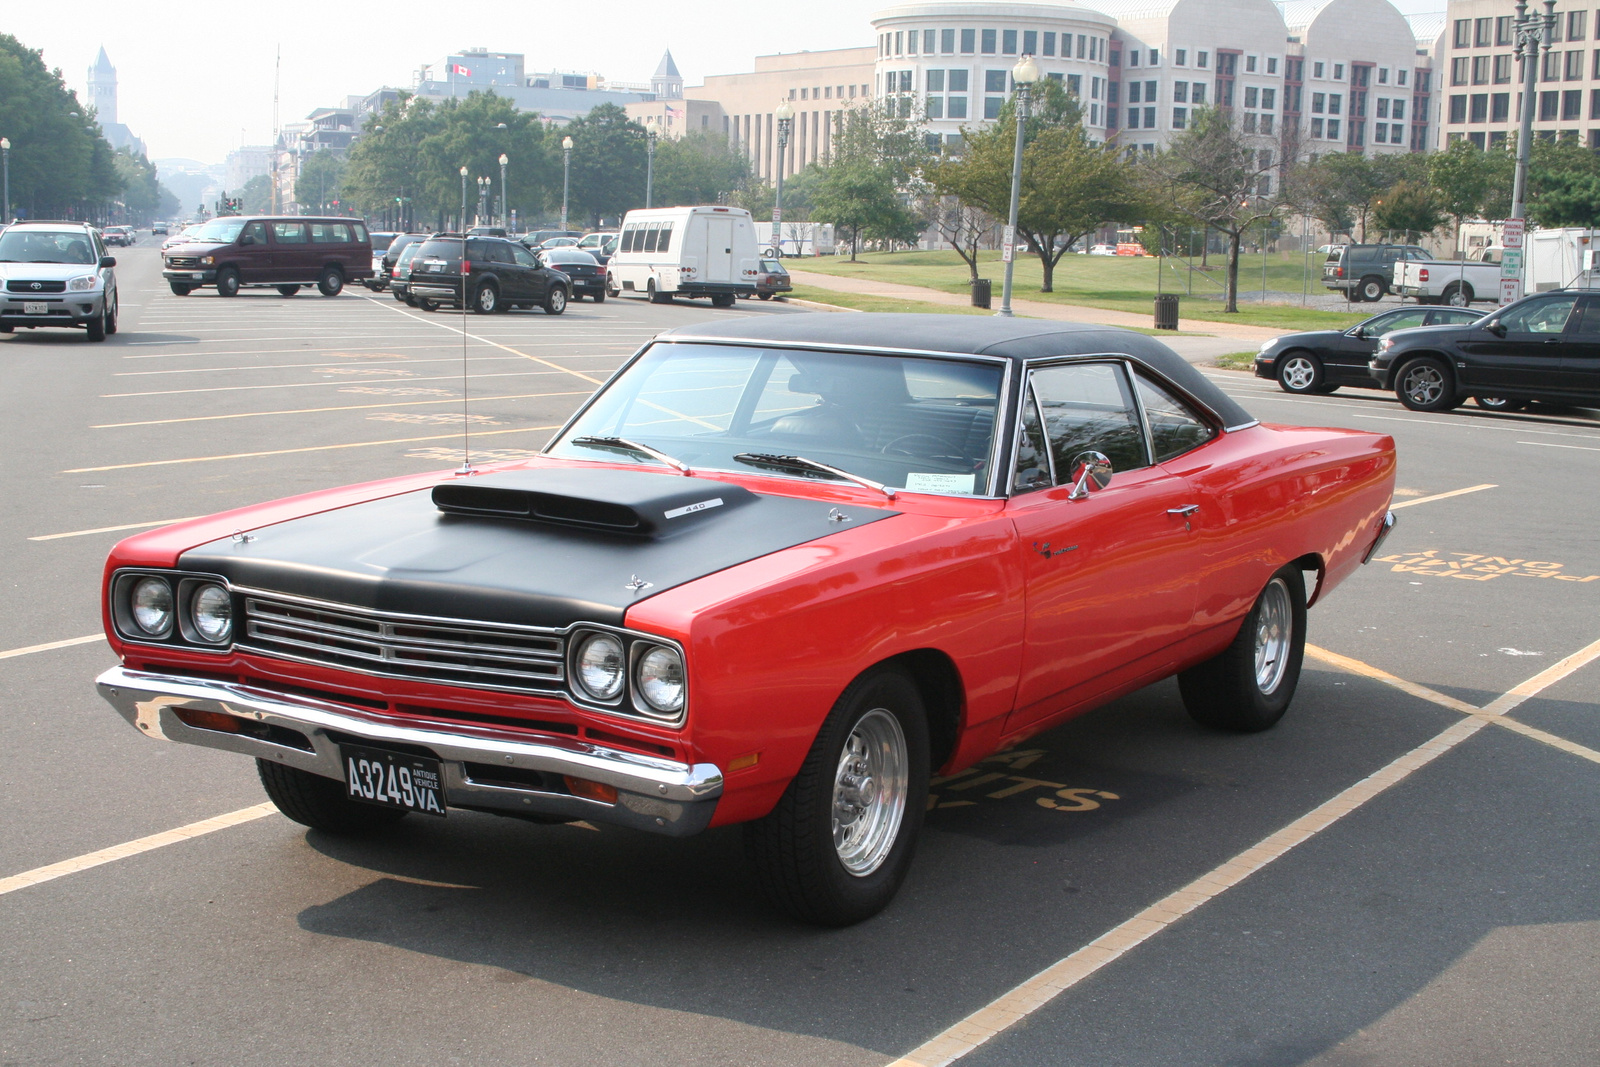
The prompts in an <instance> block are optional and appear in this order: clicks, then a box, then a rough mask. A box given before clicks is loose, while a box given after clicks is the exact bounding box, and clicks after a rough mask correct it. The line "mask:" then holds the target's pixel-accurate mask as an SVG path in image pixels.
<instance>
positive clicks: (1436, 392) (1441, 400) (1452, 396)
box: [1394, 356, 1461, 411]
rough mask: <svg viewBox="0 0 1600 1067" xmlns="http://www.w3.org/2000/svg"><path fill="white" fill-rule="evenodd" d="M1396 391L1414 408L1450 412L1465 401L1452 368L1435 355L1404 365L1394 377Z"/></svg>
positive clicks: (1405, 402) (1404, 402) (1406, 404)
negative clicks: (1457, 393) (1451, 373)
mask: <svg viewBox="0 0 1600 1067" xmlns="http://www.w3.org/2000/svg"><path fill="white" fill-rule="evenodd" d="M1394 391H1395V395H1396V396H1398V397H1399V398H1400V403H1402V404H1404V405H1405V406H1406V407H1408V408H1410V409H1411V410H1412V411H1449V410H1451V409H1452V408H1455V407H1457V406H1459V405H1460V403H1461V398H1460V397H1458V396H1457V395H1456V386H1455V381H1454V380H1453V379H1452V378H1451V377H1450V368H1448V367H1446V366H1445V365H1444V364H1443V363H1441V362H1440V361H1439V360H1437V359H1434V358H1433V357H1432V356H1422V357H1420V358H1418V359H1413V360H1410V361H1409V362H1407V363H1406V364H1404V365H1403V366H1402V367H1401V368H1400V372H1399V373H1398V374H1396V375H1395V377H1394Z"/></svg>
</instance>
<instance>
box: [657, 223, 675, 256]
mask: <svg viewBox="0 0 1600 1067" xmlns="http://www.w3.org/2000/svg"><path fill="white" fill-rule="evenodd" d="M671 247H672V223H670V222H663V223H662V224H661V240H660V241H659V242H657V244H656V251H657V252H665V251H667V250H668V249H670V248H671Z"/></svg>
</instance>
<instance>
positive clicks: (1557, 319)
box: [1369, 289, 1600, 411]
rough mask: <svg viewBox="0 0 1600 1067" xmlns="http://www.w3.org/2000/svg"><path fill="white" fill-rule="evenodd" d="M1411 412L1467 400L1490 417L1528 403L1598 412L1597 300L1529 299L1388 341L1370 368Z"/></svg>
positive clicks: (1575, 292)
mask: <svg viewBox="0 0 1600 1067" xmlns="http://www.w3.org/2000/svg"><path fill="white" fill-rule="evenodd" d="M1369 366H1370V369H1371V372H1372V376H1373V382H1374V384H1376V385H1377V386H1378V387H1379V388H1383V389H1393V390H1394V391H1395V395H1396V396H1398V397H1399V398H1400V402H1401V403H1402V404H1404V405H1405V406H1406V407H1408V408H1410V409H1411V410H1413V411H1449V410H1450V409H1452V408H1455V407H1458V406H1460V405H1461V404H1462V402H1464V401H1465V400H1466V399H1467V398H1468V397H1475V398H1477V400H1478V403H1479V405H1480V406H1482V407H1486V408H1490V409H1491V410H1496V411H1510V410H1516V409H1517V408H1519V407H1522V406H1524V405H1526V404H1527V403H1528V402H1529V401H1543V402H1545V403H1550V404H1573V405H1578V406H1582V407H1600V293H1596V292H1592V291H1588V290H1581V289H1558V290H1555V291H1554V292H1547V293H1535V294H1534V295H1533V296H1528V297H1524V298H1522V299H1521V300H1518V301H1517V302H1515V303H1513V304H1507V305H1506V306H1505V307H1503V308H1499V309H1497V310H1495V311H1492V312H1490V313H1489V314H1488V315H1485V316H1484V317H1483V318H1481V319H1479V320H1478V321H1476V322H1474V323H1471V324H1468V325H1465V326H1433V327H1428V328H1426V329H1420V330H1406V331H1404V332H1403V333H1396V334H1391V335H1390V336H1388V337H1385V338H1384V339H1383V340H1382V341H1381V342H1379V344H1378V352H1377V355H1375V356H1374V357H1373V358H1372V362H1371V364H1370V365H1369Z"/></svg>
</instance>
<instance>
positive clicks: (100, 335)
mask: <svg viewBox="0 0 1600 1067" xmlns="http://www.w3.org/2000/svg"><path fill="white" fill-rule="evenodd" d="M84 325H85V327H86V330H87V332H88V334H89V340H91V341H104V340H105V339H106V312H105V308H104V307H102V308H101V309H100V314H98V315H96V316H95V317H94V318H92V319H90V320H89V321H88V322H87V323H85V324H84Z"/></svg>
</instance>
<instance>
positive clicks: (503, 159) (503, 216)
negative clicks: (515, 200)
mask: <svg viewBox="0 0 1600 1067" xmlns="http://www.w3.org/2000/svg"><path fill="white" fill-rule="evenodd" d="M510 162H511V160H510V158H509V157H507V155H506V154H505V153H504V152H501V153H500V228H501V229H502V230H504V231H506V232H507V233H510V232H511V223H510V215H511V198H510V197H509V196H507V195H506V164H507V163H510Z"/></svg>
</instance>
